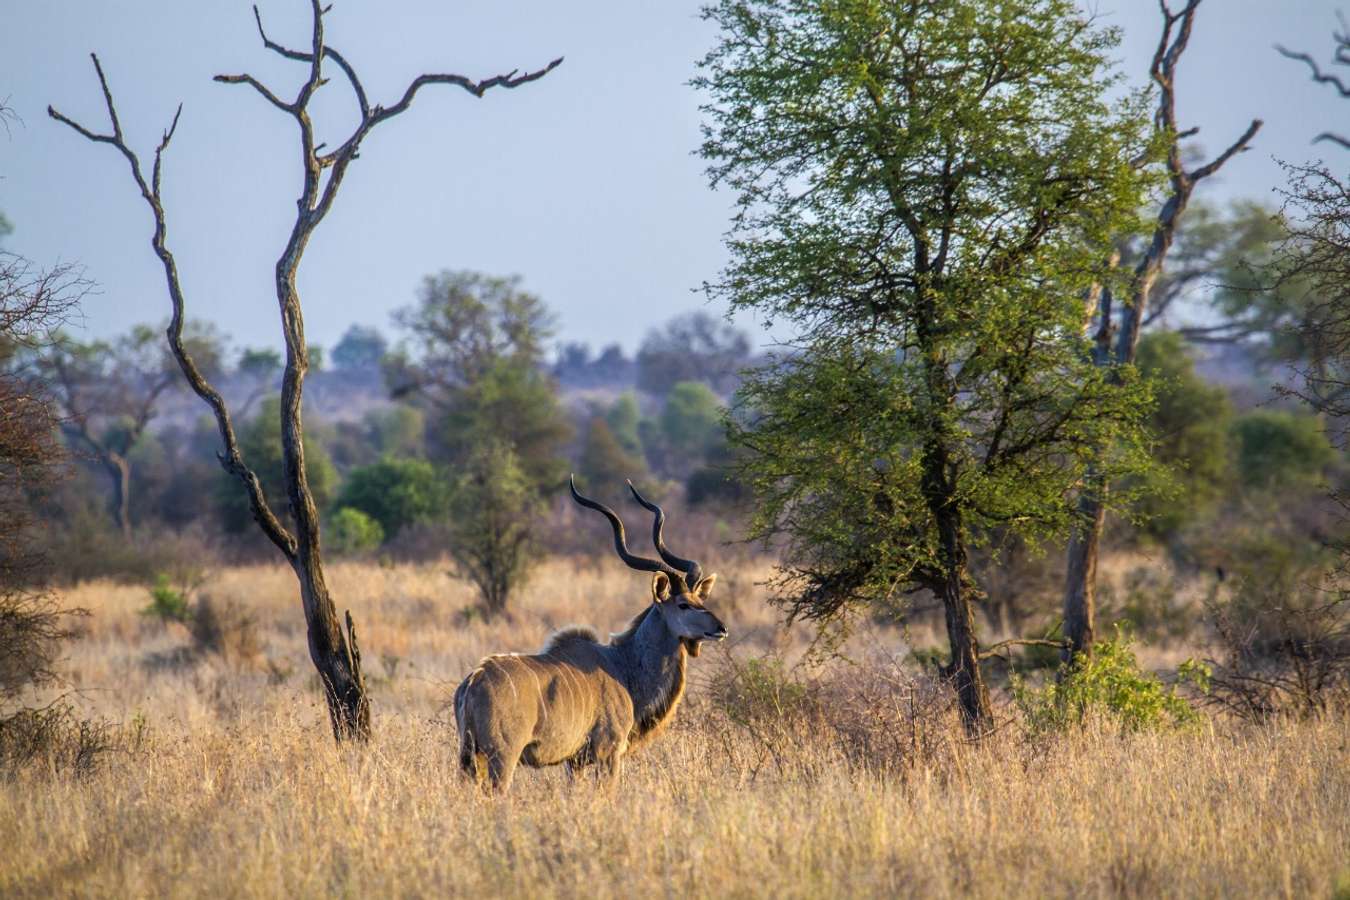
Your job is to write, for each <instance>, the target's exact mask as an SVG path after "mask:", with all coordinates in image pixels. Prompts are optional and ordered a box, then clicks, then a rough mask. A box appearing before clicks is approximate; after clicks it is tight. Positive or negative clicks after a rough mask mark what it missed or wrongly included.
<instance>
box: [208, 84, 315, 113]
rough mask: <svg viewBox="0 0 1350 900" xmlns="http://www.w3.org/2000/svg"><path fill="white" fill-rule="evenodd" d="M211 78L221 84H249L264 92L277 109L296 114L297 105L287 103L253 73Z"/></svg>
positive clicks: (259, 91) (261, 92)
mask: <svg viewBox="0 0 1350 900" xmlns="http://www.w3.org/2000/svg"><path fill="white" fill-rule="evenodd" d="M211 80H212V81H219V82H220V83H221V84H247V85H249V86H250V87H252V88H253V89H254V90H255V91H257V92H258V93H259V94H262V95H263V98H264V99H265V100H267V102H268V103H270V104H272V105H273V106H275V107H276V108H277V109H279V110H281V111H282V112H285V113H290V114H291V115H295V107H294V106H293V105H292V104H290V103H287V102H286V101H285V100H282V99H281V98H280V97H278V96H277V95H276V94H274V93H272V91H271V90H270V89H269V88H268V87H267V85H265V84H263V83H262V82H261V81H259V80H258V79H256V78H254V77H253V76H252V75H247V74H245V75H217V76H216V77H215V78H213V79H211Z"/></svg>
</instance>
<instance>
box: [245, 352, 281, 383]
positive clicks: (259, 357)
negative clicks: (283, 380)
mask: <svg viewBox="0 0 1350 900" xmlns="http://www.w3.org/2000/svg"><path fill="white" fill-rule="evenodd" d="M283 365H284V363H283V362H282V359H281V354H280V353H278V352H277V351H276V350H273V349H271V348H270V347H265V348H246V349H245V350H244V351H243V352H242V353H240V354H239V362H238V363H237V364H236V365H235V370H236V371H237V372H239V374H240V375H246V376H248V377H250V378H253V379H256V380H258V381H271V380H272V379H273V378H275V377H276V376H277V373H279V372H280V371H281V367H282V366H283Z"/></svg>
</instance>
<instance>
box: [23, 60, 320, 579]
mask: <svg viewBox="0 0 1350 900" xmlns="http://www.w3.org/2000/svg"><path fill="white" fill-rule="evenodd" d="M89 55H90V58H91V59H93V61H94V71H95V72H97V73H98V82H99V87H100V88H102V90H103V101H104V104H105V105H106V107H107V110H108V120H109V121H110V122H111V124H112V133H111V134H99V133H97V132H95V131H93V130H91V129H89V128H86V127H85V126H83V125H81V124H80V123H78V122H76V121H75V120H73V119H71V118H70V117H68V116H66V115H64V114H62V113H61V112H59V111H57V110H56V109H55V108H54V107H51V106H48V107H47V114H48V115H49V116H51V117H52V118H53V119H55V120H56V121H58V122H61V123H63V124H65V125H68V126H69V127H70V128H72V129H74V130H75V131H76V132H77V133H79V134H81V135H83V136H84V137H85V138H87V139H89V140H91V141H94V142H96V143H101V144H110V145H112V146H113V147H115V148H117V151H118V152H119V153H121V154H122V156H123V157H124V158H125V159H126V161H127V165H128V166H129V167H130V168H131V177H132V179H133V180H134V181H135V182H136V186H137V188H139V189H140V192H141V197H142V198H143V199H144V200H145V203H146V205H147V206H148V207H149V208H150V213H151V215H152V216H153V217H154V222H155V232H154V235H153V237H152V238H151V245H152V246H153V247H154V250H155V255H156V256H158V257H159V259H160V262H161V264H162V265H163V267H164V277H165V280H166V281H167V282H168V288H169V299H170V301H171V302H172V304H173V317H172V319H171V320H170V322H169V328H168V331H167V337H168V341H169V349H170V350H171V351H172V352H173V356H174V359H175V360H176V361H177V362H178V367H179V368H180V369H181V370H182V372H183V376H184V377H185V378H186V379H187V381H188V384H189V385H190V386H191V387H192V390H193V392H195V393H196V394H197V396H199V397H201V398H202V400H203V401H205V402H206V404H207V405H208V406H209V407H210V408H211V412H212V413H213V414H214V416H215V419H216V426H217V428H218V429H219V431H220V437H221V441H222V442H223V443H224V445H225V450H224V452H223V453H219V454H217V456H218V458H219V459H220V464H221V466H222V467H224V469H225V471H226V472H229V473H230V474H231V475H233V476H235V477H236V478H238V479H239V480H240V481H241V482H242V483H243V485H244V489H245V491H246V492H247V494H248V500H249V508H250V510H251V511H252V513H253V518H254V519H256V520H257V522H258V525H259V526H260V527H261V528H262V530H263V532H264V533H265V534H266V535H267V537H268V538H269V539H270V540H271V541H272V543H274V544H276V545H277V547H279V548H280V549H281V551H282V553H284V554H285V555H286V557H287V558H288V559H293V558H294V557H295V538H294V537H293V536H292V535H291V534H290V532H288V531H287V530H286V528H285V526H283V525H282V524H281V521H280V520H279V519H278V518H277V516H276V514H275V513H273V512H272V509H271V507H270V506H269V505H268V503H267V498H266V496H265V495H264V494H263V489H262V484H261V482H259V480H258V476H257V474H255V473H254V471H253V470H252V469H250V468H249V467H248V465H247V464H246V463H245V462H244V458H243V454H242V453H241V452H240V449H239V441H238V439H237V437H236V436H235V431H234V423H233V422H232V421H231V419H230V412H229V409H228V408H227V407H226V406H225V400H224V398H223V397H221V395H220V392H219V391H217V390H216V389H215V388H214V387H213V386H212V385H211V383H210V382H209V381H207V379H206V376H205V375H203V374H202V372H201V369H200V368H198V366H197V364H196V362H195V361H194V360H193V358H192V356H191V354H189V353H188V351H187V348H186V347H185V346H184V344H183V325H184V312H183V310H184V302H183V289H182V286H181V284H180V283H179V279H178V264H177V262H176V261H175V260H174V256H173V252H172V251H170V250H169V248H168V246H167V245H166V243H165V238H166V235H167V233H168V227H167V225H166V223H165V217H164V206H163V204H162V202H161V198H160V173H161V171H162V162H163V157H164V151H165V150H167V149H168V147H169V142H170V141H171V140H173V135H174V132H175V130H176V129H177V128H178V119H179V116H180V115H182V112H183V107H182V105H181V104H180V105H179V107H178V110H177V111H176V112H175V113H174V116H173V122H172V123H171V124H170V126H169V127H168V128H167V129H165V131H164V133H163V135H161V137H160V140H159V144H158V145H157V146H156V147H155V162H154V166H153V168H152V169H151V178H150V180H149V181H147V180H146V178H145V172H144V170H143V169H142V167H141V161H140V159H139V157H137V155H136V153H135V151H133V150H132V149H131V147H130V146H128V145H127V142H126V140H125V139H124V138H123V136H122V126H121V123H120V121H119V120H118V117H117V104H116V103H115V102H114V101H113V95H112V90H111V89H110V88H109V87H108V79H107V76H105V75H104V73H103V66H102V65H101V64H100V63H99V61H98V55H97V54H93V53H91V54H89Z"/></svg>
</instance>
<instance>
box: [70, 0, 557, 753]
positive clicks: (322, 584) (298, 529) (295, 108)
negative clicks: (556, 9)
mask: <svg viewBox="0 0 1350 900" xmlns="http://www.w3.org/2000/svg"><path fill="white" fill-rule="evenodd" d="M310 7H311V13H312V22H313V26H312V30H311V34H310V45H309V48H308V49H306V50H293V49H289V48H287V47H285V46H282V45H281V44H278V43H277V42H275V41H273V40H272V39H271V38H270V37H268V35H267V33H266V31H265V30H264V29H263V25H262V17H261V15H260V14H259V12H258V8H257V7H256V6H255V7H254V8H253V15H254V19H255V21H256V22H257V23H258V35H259V37H260V38H261V39H262V43H263V46H264V47H265V48H266V49H268V50H271V51H272V52H274V53H277V54H278V55H280V56H282V57H284V58H286V59H290V60H294V61H296V62H301V63H304V64H306V65H307V66H308V68H309V73H308V76H307V77H306V79H305V81H304V83H303V84H302V85H301V86H300V88H299V90H298V92H297V93H296V94H295V97H294V99H292V100H286V99H283V98H282V97H281V96H280V95H279V94H278V93H276V92H275V91H273V90H272V89H271V88H269V87H267V86H266V85H264V84H263V83H262V82H261V81H259V80H258V79H256V78H254V77H253V76H252V75H248V74H241V75H217V76H216V79H215V80H216V81H220V82H223V83H225V84H245V85H248V86H249V87H252V88H253V89H254V90H255V91H257V92H258V94H259V95H261V96H262V98H263V99H264V100H266V101H267V102H268V103H269V104H271V105H272V106H273V107H275V108H276V109H278V110H280V111H281V112H282V113H284V114H285V115H287V116H288V117H290V118H291V119H293V120H294V121H295V124H296V127H297V129H298V131H299V137H300V162H301V166H302V171H303V172H304V178H303V185H302V187H301V190H300V195H299V197H298V198H297V201H296V214H295V222H294V224H293V226H292V227H291V232H290V236H289V238H288V239H287V241H286V246H285V248H284V249H283V250H282V253H281V256H280V257H279V258H278V260H277V263H276V268H275V287H276V296H277V303H278V305H279V307H280V310H281V321H282V333H283V336H284V338H285V342H286V367H285V371H284V373H283V376H282V389H281V436H282V453H283V459H284V471H285V476H286V493H287V499H288V501H289V505H290V511H291V520H292V522H293V527H294V533H292V531H291V530H290V529H288V528H287V527H286V526H285V525H283V524H282V522H281V520H280V519H279V518H278V517H277V515H276V514H275V513H274V512H273V511H272V509H271V507H270V506H269V505H268V503H267V499H266V497H265V496H264V495H263V489H262V485H261V484H260V482H259V480H258V476H257V475H256V474H255V473H254V472H253V470H252V469H250V468H249V466H248V464H247V463H246V462H245V460H244V458H243V456H242V455H241V453H240V450H239V443H238V440H237V439H236V436H235V431H234V425H233V423H232V421H231V419H230V413H229V410H228V409H227V408H226V406H225V401H224V400H223V399H222V398H221V395H220V393H219V392H218V391H217V390H216V389H215V388H214V387H212V386H211V384H210V383H209V382H208V381H207V379H206V378H205V376H204V375H203V374H202V372H201V370H200V368H199V367H198V366H197V364H196V363H195V362H194V361H193V359H192V357H191V355H190V354H189V352H188V350H187V349H186V347H185V345H184V342H183V321H184V315H185V312H184V310H185V302H184V297H183V291H182V287H181V286H180V284H179V279H178V267H177V264H176V263H175V261H174V257H173V254H172V252H171V251H170V250H169V249H168V245H167V243H166V238H167V234H168V228H167V225H166V221H165V214H164V206H163V203H162V197H161V192H160V172H161V163H162V160H163V155H164V151H165V149H166V148H167V147H168V146H169V142H170V141H171V140H172V138H173V134H174V131H175V129H176V128H177V127H178V119H179V116H180V115H181V114H182V106H181V105H180V106H179V107H178V111H177V112H175V113H174V117H173V121H172V122H171V124H170V125H169V128H168V129H167V130H166V131H164V133H163V135H162V137H161V138H160V141H159V144H158V146H157V147H156V148H155V158H154V164H153V167H152V169H151V173H150V177H149V178H148V179H147V178H146V176H145V172H144V170H143V169H142V166H141V163H140V160H139V158H138V157H137V156H136V154H135V152H134V151H133V150H132V149H131V148H130V147H129V146H128V144H127V142H126V139H125V137H124V136H123V134H122V126H121V124H120V122H119V121H118V117H117V109H116V105H115V104H114V102H113V96H112V91H111V90H110V89H109V87H108V80H107V78H106V77H105V76H104V74H103V67H102V66H101V65H100V64H99V61H98V57H97V55H92V54H91V56H92V58H93V61H94V69H95V71H96V72H97V73H98V80H99V85H100V87H101V88H102V90H103V99H104V103H105V105H106V106H107V110H108V118H109V120H110V122H111V126H112V131H111V133H107V134H103V133H98V132H95V131H92V130H90V129H88V128H86V127H85V126H83V125H81V124H79V123H77V122H75V121H73V120H72V119H70V118H68V117H67V116H65V115H63V114H61V113H60V112H58V111H57V110H55V109H54V108H52V107H50V106H49V107H48V108H47V113H48V115H50V116H51V117H52V118H53V119H56V120H57V121H59V122H62V123H64V124H66V125H68V126H70V127H71V128H73V129H74V130H75V131H76V132H78V133H79V134H81V135H83V136H84V137H85V138H87V139H89V140H90V141H94V142H96V143H102V144H109V145H111V146H113V147H114V148H115V149H116V150H117V151H118V152H120V153H121V154H122V156H123V157H125V159H126V161H127V163H128V165H129V166H130V167H131V175H132V179H133V180H134V181H135V183H136V186H137V188H138V189H139V190H140V193H141V197H142V198H143V199H144V200H145V202H146V205H147V206H149V208H150V211H151V213H152V215H153V217H154V222H155V230H154V235H153V237H152V240H151V244H152V246H153V247H154V250H155V254H156V255H157V256H158V257H159V259H160V262H161V263H162V264H163V267H164V274H165V278H166V281H167V284H168V290H169V298H170V301H171V302H172V305H173V318H172V320H171V321H170V323H169V328H168V341H169V346H170V348H171V350H172V351H173V354H174V357H175V358H176V359H177V361H178V364H179V367H180V368H181V369H182V371H183V375H184V376H185V377H186V378H187V381H188V383H189V385H191V387H192V389H193V391H194V392H196V394H197V395H198V396H199V397H201V398H202V400H203V401H204V402H205V403H206V404H207V405H208V406H209V407H210V408H211V411H212V413H213V414H214V415H215V418H216V424H217V426H218V428H219V430H220V436H221V440H222V442H223V444H224V451H223V452H221V453H220V454H219V458H220V462H221V465H222V466H224V468H225V470H226V471H227V472H228V473H230V474H231V475H232V476H234V477H235V478H237V479H238V480H239V481H240V483H241V485H242V487H243V489H244V490H245V492H246V493H247V494H248V498H249V506H250V509H251V511H252V513H253V518H254V520H255V521H256V522H257V523H258V526H259V527H260V528H261V529H262V531H263V533H264V534H266V535H267V537H268V538H269V539H270V540H271V541H272V543H273V544H275V545H276V546H277V548H278V549H279V550H280V551H281V553H282V555H283V556H285V557H286V560H287V561H288V562H289V563H290V564H291V567H292V568H293V569H294V571H295V574H296V578H297V580H298V581H299V586H300V596H301V600H302V602H303V605H304V612H305V621H306V624H307V626H308V637H309V652H310V659H311V660H312V661H313V663H314V666H315V668H316V669H318V671H319V676H320V678H321V680H322V682H323V685H324V692H325V697H326V699H327V702H328V712H329V717H330V719H331V722H332V726H333V733H334V735H335V736H336V737H337V739H338V740H339V741H342V740H347V739H357V740H364V739H366V738H367V737H368V736H369V734H370V701H369V697H368V695H367V692H366V685H365V680H364V678H363V677H362V674H361V654H360V650H359V649H358V646H357V640H356V628H355V625H354V624H353V621H352V616H351V612H350V611H348V613H347V615H346V634H345V635H344V633H343V629H342V627H341V625H340V624H339V621H338V617H337V610H336V608H335V606H334V604H333V600H332V597H331V596H330V594H329V591H328V585H327V582H326V581H325V579H324V572H323V559H322V555H321V553H320V547H319V514H318V510H317V508H316V507H315V504H314V499H313V497H312V495H311V493H310V488H309V482H308V479H307V476H306V474H305V445H304V433H303V428H302V423H301V414H300V410H301V395H302V389H303V385H304V380H305V373H306V371H307V370H308V368H309V355H308V348H307V345H306V343H305V327H304V316H303V314H302V311H301V306H300V295H299V293H298V291H297V289H296V271H297V269H298V268H299V266H300V260H301V257H302V256H303V254H304V251H305V248H306V246H307V245H308V243H309V240H310V237H311V236H312V235H313V233H314V230H315V229H316V228H317V227H318V225H319V223H320V222H322V221H323V219H324V217H325V216H326V215H327V214H328V212H329V210H330V209H332V207H333V202H334V200H335V199H336V198H337V193H338V189H339V188H340V187H341V186H342V182H343V179H344V178H345V177H346V174H347V169H348V167H349V166H350V165H351V163H352V162H353V161H354V160H355V159H356V158H357V157H358V155H359V151H360V149H361V143H362V141H364V140H365V139H366V137H367V136H368V135H369V134H370V133H371V131H372V130H373V129H374V128H375V127H376V126H377V125H379V124H381V123H383V122H386V121H388V120H389V119H391V118H393V117H394V116H397V115H398V114H400V113H402V112H404V111H406V110H407V109H408V107H409V106H410V105H411V104H412V101H413V98H414V97H415V96H416V95H417V93H418V91H420V90H421V89H422V88H423V87H426V86H427V85H432V84H447V85H454V86H457V87H460V88H462V89H464V90H465V91H467V92H469V93H470V94H472V95H474V96H475V97H482V96H484V94H486V93H487V92H488V91H489V90H490V89H492V88H516V87H520V86H521V85H523V84H527V83H529V82H532V81H536V80H538V79H540V78H542V77H544V75H546V74H548V73H549V72H550V71H552V70H553V69H554V68H555V67H557V66H558V65H559V64H560V63H561V62H562V60H561V59H556V60H554V61H553V62H551V63H549V64H548V65H547V66H546V67H544V68H542V69H539V70H537V71H534V72H528V73H525V74H517V72H516V71H514V70H513V71H511V72H509V73H507V74H505V75H497V76H494V77H491V78H487V79H484V80H482V81H474V80H472V79H470V78H466V77H464V76H462V75H448V74H423V75H419V76H418V77H417V78H415V79H413V81H412V82H411V83H410V84H409V85H408V87H407V88H406V89H405V90H404V92H403V95H402V96H401V97H400V98H399V100H398V101H397V102H396V103H394V104H393V105H392V106H388V107H385V106H381V105H379V104H375V105H372V104H371V103H370V101H369V99H368V97H367V95H366V90H365V88H364V87H363V86H362V84H361V80H360V78H359V77H358V76H357V73H356V70H355V68H353V66H352V65H351V64H350V63H349V62H348V60H347V58H346V57H345V56H343V55H342V54H341V53H339V52H338V51H337V50H335V49H334V48H332V47H330V46H328V44H327V43H326V42H325V39H324V16H325V14H326V13H327V12H328V9H329V8H328V7H324V6H322V5H321V3H320V0H310ZM326 62H331V63H332V64H333V65H334V66H336V67H337V68H338V69H339V70H340V71H341V73H342V75H343V76H344V77H345V78H346V80H347V83H348V84H349V86H350V88H351V90H352V93H353V95H354V96H355V99H356V104H357V109H358V112H359V114H360V121H359V122H358V123H357V125H356V127H355V128H354V129H353V130H352V131H351V133H350V134H349V136H348V137H347V138H346V139H345V140H343V141H342V142H341V143H339V144H338V145H337V146H336V147H335V148H334V149H332V150H330V151H328V152H322V151H323V145H322V144H316V142H315V138H314V126H313V122H312V121H311V119H310V114H309V103H310V100H311V99H313V97H314V94H315V92H316V91H317V90H318V89H319V88H320V87H321V86H323V85H324V84H325V83H326V81H327V79H326V78H325V75H324V64H325V63H326Z"/></svg>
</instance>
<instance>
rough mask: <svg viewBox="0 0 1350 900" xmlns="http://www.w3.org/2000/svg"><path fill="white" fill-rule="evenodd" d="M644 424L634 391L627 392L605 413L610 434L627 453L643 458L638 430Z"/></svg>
mask: <svg viewBox="0 0 1350 900" xmlns="http://www.w3.org/2000/svg"><path fill="white" fill-rule="evenodd" d="M641 422H642V413H641V411H639V409H638V402H637V397H635V396H633V392H632V391H625V392H624V393H623V394H621V395H620V396H619V399H618V400H615V401H614V405H613V406H611V407H610V408H609V411H608V412H606V413H605V424H606V425H608V426H609V430H610V433H611V434H613V435H614V439H615V440H616V441H618V442H619V446H620V447H622V448H623V449H624V451H625V452H626V453H629V454H631V455H632V456H634V457H638V458H642V456H643V452H642V437H641V434H640V432H639V430H638V426H639V424H640V423H641Z"/></svg>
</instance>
